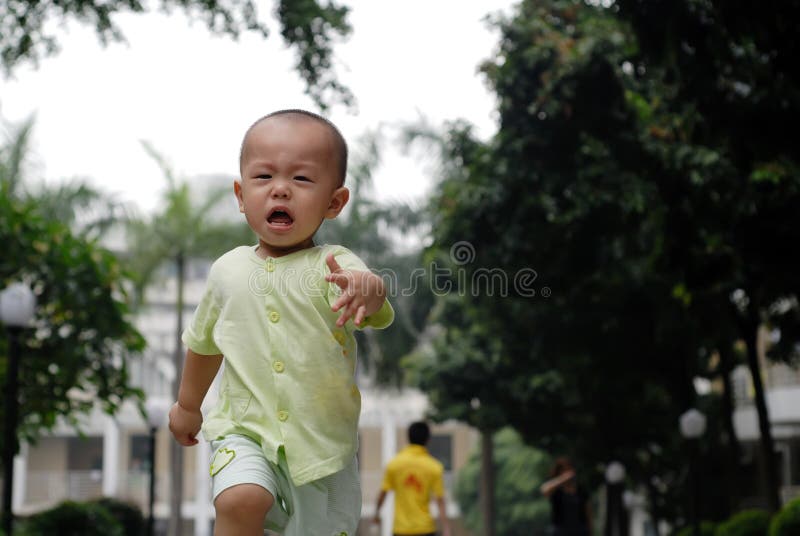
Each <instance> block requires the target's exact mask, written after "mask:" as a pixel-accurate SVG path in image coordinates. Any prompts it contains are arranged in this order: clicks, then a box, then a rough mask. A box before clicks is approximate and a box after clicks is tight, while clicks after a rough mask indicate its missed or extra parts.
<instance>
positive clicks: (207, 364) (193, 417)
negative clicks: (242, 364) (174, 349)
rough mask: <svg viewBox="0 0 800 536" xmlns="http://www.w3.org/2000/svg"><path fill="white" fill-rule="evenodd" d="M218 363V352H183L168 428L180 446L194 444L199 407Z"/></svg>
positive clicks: (197, 431)
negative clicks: (184, 358) (207, 353)
mask: <svg viewBox="0 0 800 536" xmlns="http://www.w3.org/2000/svg"><path fill="white" fill-rule="evenodd" d="M221 364H222V355H200V354H196V353H194V352H193V351H191V350H188V351H187V352H186V362H185V363H184V365H183V375H182V376H181V386H180V390H179V391H178V401H177V402H175V404H174V405H173V406H172V409H170V411H169V429H170V431H171V432H172V435H173V436H174V437H175V440H176V441H177V442H178V443H180V444H181V445H183V446H186V447H188V446H191V445H196V444H197V442H198V441H197V438H196V436H197V434H198V433H199V432H200V426H201V425H202V424H203V414H202V413H201V412H200V406H201V405H202V403H203V399H204V398H205V396H206V393H208V389H209V387H211V382H213V381H214V377H215V376H216V375H217V371H219V367H220V365H221Z"/></svg>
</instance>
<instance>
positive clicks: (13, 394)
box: [0, 283, 36, 536]
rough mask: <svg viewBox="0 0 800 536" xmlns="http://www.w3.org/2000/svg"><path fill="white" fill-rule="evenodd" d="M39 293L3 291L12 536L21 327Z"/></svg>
mask: <svg viewBox="0 0 800 536" xmlns="http://www.w3.org/2000/svg"><path fill="white" fill-rule="evenodd" d="M35 307H36V297H35V296H34V295H33V291H31V289H30V288H29V287H28V286H27V285H24V284H22V283H12V284H11V285H9V286H8V287H7V288H6V289H5V290H3V291H2V292H0V322H2V323H3V324H4V325H5V326H6V330H7V331H8V367H7V369H6V400H5V412H6V418H5V427H4V433H3V441H4V444H3V514H2V516H3V524H2V525H3V530H4V531H5V533H6V535H7V536H11V530H12V526H13V522H14V512H13V511H12V504H11V495H12V493H13V489H14V454H15V453H16V446H17V405H18V402H17V376H18V375H19V339H20V335H21V333H22V329H23V328H25V327H27V326H28V325H29V324H30V322H31V320H32V319H33V312H34V308H35Z"/></svg>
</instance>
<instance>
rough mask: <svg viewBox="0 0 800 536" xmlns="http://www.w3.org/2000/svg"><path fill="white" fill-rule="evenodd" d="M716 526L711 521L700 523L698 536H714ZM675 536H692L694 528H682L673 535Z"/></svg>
mask: <svg viewBox="0 0 800 536" xmlns="http://www.w3.org/2000/svg"><path fill="white" fill-rule="evenodd" d="M715 531H716V525H715V524H714V523H712V522H711V521H702V522H701V523H700V536H714V535H715ZM675 536H694V527H692V526H688V527H683V528H682V529H680V530H679V531H677V532H676V533H675Z"/></svg>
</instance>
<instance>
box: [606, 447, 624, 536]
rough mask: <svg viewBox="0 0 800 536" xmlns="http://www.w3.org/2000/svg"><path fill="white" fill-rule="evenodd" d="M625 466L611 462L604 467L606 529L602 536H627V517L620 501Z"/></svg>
mask: <svg viewBox="0 0 800 536" xmlns="http://www.w3.org/2000/svg"><path fill="white" fill-rule="evenodd" d="M624 480H625V466H624V465H622V464H621V463H620V462H616V461H614V462H611V463H609V464H608V465H607V466H606V528H605V534H604V536H628V516H627V515H626V512H625V505H624V504H623V501H622V488H623V481H624Z"/></svg>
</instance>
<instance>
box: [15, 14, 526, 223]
mask: <svg viewBox="0 0 800 536" xmlns="http://www.w3.org/2000/svg"><path fill="white" fill-rule="evenodd" d="M346 3H347V4H348V5H350V6H351V7H352V10H351V12H350V22H351V24H352V26H353V33H352V35H351V36H350V38H349V39H348V40H347V41H345V42H343V43H340V44H338V45H337V46H336V49H335V51H336V57H337V60H338V66H337V74H338V77H339V79H340V81H341V82H343V83H345V84H346V85H347V86H348V87H349V88H350V89H351V90H352V91H353V93H354V94H355V96H356V99H357V101H358V110H357V113H355V114H353V113H352V112H348V111H347V110H345V109H344V108H342V107H335V108H334V109H333V110H331V112H330V115H329V116H330V118H331V119H332V120H333V121H334V122H335V123H337V125H339V127H340V128H341V129H342V131H343V133H344V134H345V136H346V137H347V139H348V141H350V142H351V144H355V143H356V140H357V139H358V137H359V136H360V135H361V134H362V133H363V132H364V131H366V130H367V129H371V128H375V127H376V126H378V125H379V124H396V123H398V122H408V121H413V120H415V119H417V118H419V117H420V116H426V117H427V118H428V119H429V120H430V121H432V122H433V123H434V124H440V123H441V122H442V121H445V120H449V119H456V118H465V119H468V120H469V121H471V122H472V123H474V124H475V125H476V126H477V127H478V132H479V134H480V135H482V136H488V135H490V134H491V133H492V132H493V131H494V129H495V121H494V113H493V112H494V107H495V104H494V99H493V97H492V95H491V94H490V93H489V91H488V90H487V88H486V85H485V82H484V80H483V78H482V76H480V75H479V74H477V71H476V69H477V66H478V64H479V63H480V62H481V61H483V60H484V59H487V58H489V57H490V56H491V55H492V54H493V51H494V49H495V47H496V42H497V38H498V36H497V32H496V30H493V29H491V28H489V27H488V26H487V24H486V23H485V21H484V20H483V19H484V17H485V16H486V15H487V14H488V13H490V12H496V11H498V10H503V11H506V12H507V11H508V10H509V8H510V6H511V5H512V3H513V2H511V1H510V0H494V1H491V2H487V1H479V0H460V1H459V0H435V1H433V2H430V1H423V0H407V1H406V2H402V3H398V2H385V1H376V0H371V1H370V0H350V1H349V2H346ZM261 16H262V18H263V19H265V20H269V21H270V23H272V22H273V21H272V20H271V14H270V13H266V12H265V13H262V15H261ZM119 22H120V25H121V27H122V30H123V33H124V34H125V36H126V37H127V40H128V43H127V44H114V45H111V46H110V47H108V48H102V47H100V45H99V44H98V41H97V39H96V37H95V35H94V32H93V30H92V29H90V28H88V27H83V26H78V25H71V26H70V27H69V28H67V29H66V30H65V32H66V33H64V34H62V35H63V39H62V42H61V44H62V46H63V50H62V52H61V53H60V54H58V55H57V56H55V57H53V58H49V59H45V60H44V61H42V62H41V64H40V66H39V67H38V68H37V69H33V68H29V67H27V66H26V67H23V68H19V69H17V70H16V71H15V73H14V78H12V79H0V116H2V118H3V119H5V120H10V121H19V120H21V119H23V118H25V117H26V116H28V115H29V114H31V113H33V112H35V113H36V117H37V120H36V127H35V131H34V140H33V143H34V146H33V149H34V152H33V155H32V156H33V158H32V161H31V172H32V174H33V175H34V176H35V177H38V178H41V179H44V180H47V181H56V180H63V179H65V178H70V177H87V178H91V179H92V180H93V181H95V182H96V183H98V184H100V185H102V186H103V187H104V188H105V189H106V190H108V191H110V192H114V193H116V194H117V195H118V197H119V198H120V199H121V200H126V201H133V202H135V203H136V204H137V205H138V206H139V207H141V208H142V209H145V210H147V209H150V208H152V207H153V206H155V204H156V201H157V200H158V197H159V196H158V193H159V192H160V191H161V190H162V188H163V186H164V180H163V178H162V175H161V173H160V171H159V169H158V167H157V166H156V164H155V163H154V162H153V161H152V159H151V158H150V157H149V156H147V154H146V153H145V152H144V150H143V149H142V147H141V145H140V142H139V140H142V139H145V140H148V141H150V142H151V143H152V144H153V145H154V146H155V147H156V148H157V149H158V150H159V151H160V152H161V153H162V154H164V155H165V156H166V157H167V159H168V160H169V161H170V162H171V164H172V166H173V167H174V169H175V170H176V171H177V172H178V174H179V175H180V176H184V177H191V176H193V175H198V174H210V173H224V174H229V175H235V174H237V172H238V169H237V167H238V166H237V158H238V149H239V144H240V142H241V137H242V135H243V133H244V131H245V129H246V128H247V127H248V126H249V125H250V124H251V123H252V122H253V121H254V120H255V119H257V118H258V117H260V116H262V115H263V114H265V113H267V112H269V111H273V110H277V109H281V108H295V107H301V108H307V109H310V110H314V111H316V109H315V107H314V105H313V104H312V103H311V101H310V100H309V99H308V97H306V96H305V95H304V94H303V85H302V83H301V81H300V79H299V77H297V76H296V75H295V74H294V73H293V69H292V65H293V61H294V55H293V54H294V53H293V51H292V50H289V49H287V48H286V47H285V46H284V45H283V43H282V40H281V38H280V35H279V34H278V33H277V32H276V31H274V32H273V34H272V35H271V36H270V38H269V39H267V40H266V41H265V40H262V39H259V38H257V37H256V36H254V35H244V36H242V38H241V39H240V40H239V41H238V42H235V41H233V40H231V39H229V38H226V37H216V36H211V35H210V34H209V33H208V31H207V30H206V29H205V27H204V25H203V24H202V23H195V24H193V25H190V24H189V23H188V21H187V19H186V17H184V16H183V15H182V14H180V13H175V14H173V15H171V16H165V15H161V14H157V13H153V14H147V15H137V16H127V17H124V18H120V19H119ZM273 27H274V24H273ZM425 169H426V167H425V166H421V165H420V164H419V158H418V157H403V156H400V154H399V152H397V151H396V150H393V149H390V150H389V152H388V153H387V154H386V159H385V164H384V165H383V166H382V168H381V169H380V170H379V172H378V174H377V177H376V191H377V193H378V196H379V197H380V198H382V199H402V200H412V199H418V198H419V197H420V196H422V195H424V193H425V192H426V191H427V189H428V188H429V187H430V183H431V177H430V176H429V174H427V173H426V172H425Z"/></svg>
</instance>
